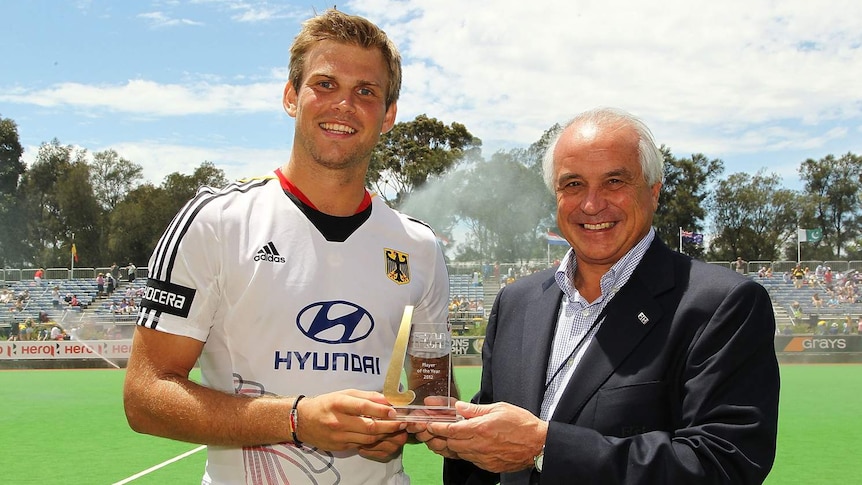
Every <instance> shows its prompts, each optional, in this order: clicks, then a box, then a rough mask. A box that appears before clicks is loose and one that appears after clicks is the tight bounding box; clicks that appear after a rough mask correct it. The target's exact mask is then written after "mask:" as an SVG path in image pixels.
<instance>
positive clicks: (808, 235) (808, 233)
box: [796, 229, 823, 243]
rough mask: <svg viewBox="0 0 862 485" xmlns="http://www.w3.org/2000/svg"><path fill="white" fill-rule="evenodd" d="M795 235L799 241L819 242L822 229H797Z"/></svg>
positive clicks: (821, 236)
mask: <svg viewBox="0 0 862 485" xmlns="http://www.w3.org/2000/svg"><path fill="white" fill-rule="evenodd" d="M796 237H798V238H799V242H812V243H815V242H820V240H821V239H823V229H797V230H796Z"/></svg>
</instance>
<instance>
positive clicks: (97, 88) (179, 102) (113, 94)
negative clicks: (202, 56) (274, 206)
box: [0, 79, 283, 116]
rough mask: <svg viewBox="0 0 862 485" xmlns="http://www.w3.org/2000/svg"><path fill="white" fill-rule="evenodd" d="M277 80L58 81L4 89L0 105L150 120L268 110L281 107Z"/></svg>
mask: <svg viewBox="0 0 862 485" xmlns="http://www.w3.org/2000/svg"><path fill="white" fill-rule="evenodd" d="M282 88H283V82H259V83H253V84H210V83H203V82H199V83H196V84H189V85H183V84H159V83H156V82H153V81H147V80H143V79H135V80H131V81H128V82H126V83H125V84H122V85H88V84H80V83H62V84H58V85H56V86H53V87H50V88H46V89H39V90H27V89H23V88H17V89H9V90H7V91H6V93H5V94H0V101H5V102H10V103H27V104H33V105H36V106H42V107H57V106H71V107H77V108H81V109H86V110H88V111H95V112H98V111H103V110H104V111H109V112H122V113H131V114H137V115H150V116H186V115H196V114H213V113H222V114H229V113H251V112H271V111H272V109H273V106H281V93H282Z"/></svg>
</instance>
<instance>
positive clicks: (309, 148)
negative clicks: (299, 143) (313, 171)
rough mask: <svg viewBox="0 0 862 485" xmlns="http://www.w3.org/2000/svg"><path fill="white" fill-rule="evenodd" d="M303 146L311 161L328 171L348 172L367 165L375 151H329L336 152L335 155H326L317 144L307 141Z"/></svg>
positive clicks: (361, 149) (357, 149)
mask: <svg viewBox="0 0 862 485" xmlns="http://www.w3.org/2000/svg"><path fill="white" fill-rule="evenodd" d="M303 145H304V146H305V151H306V152H308V154H309V156H311V159H312V160H313V161H314V162H315V163H316V164H317V165H319V166H321V167H323V168H326V169H328V170H346V169H352V168H356V167H362V166H364V165H367V164H368V161H369V160H370V159H371V152H372V151H373V147H372V148H371V149H365V148H364V147H355V148H353V149H352V150H350V151H348V152H343V151H341V150H329V151H330V152H332V151H335V152H336V153H334V154H333V153H324V150H321V149H320V147H319V146H318V145H317V144H315V143H314V142H312V141H309V140H306V141H305V143H303Z"/></svg>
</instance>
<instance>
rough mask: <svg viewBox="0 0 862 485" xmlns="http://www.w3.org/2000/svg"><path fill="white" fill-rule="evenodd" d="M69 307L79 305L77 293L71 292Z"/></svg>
mask: <svg viewBox="0 0 862 485" xmlns="http://www.w3.org/2000/svg"><path fill="white" fill-rule="evenodd" d="M69 306H70V307H79V306H81V302H79V301H78V295H76V294H74V293H72V298H71V299H70V300H69Z"/></svg>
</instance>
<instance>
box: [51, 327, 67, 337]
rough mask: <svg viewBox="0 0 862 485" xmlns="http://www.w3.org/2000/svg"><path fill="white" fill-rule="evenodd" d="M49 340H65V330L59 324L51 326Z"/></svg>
mask: <svg viewBox="0 0 862 485" xmlns="http://www.w3.org/2000/svg"><path fill="white" fill-rule="evenodd" d="M51 340H66V332H64V331H63V329H62V328H60V326H59V325H54V326H53V327H52V328H51Z"/></svg>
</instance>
